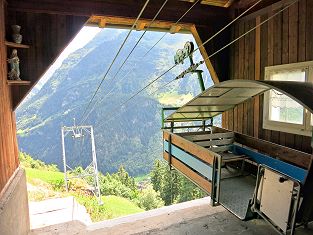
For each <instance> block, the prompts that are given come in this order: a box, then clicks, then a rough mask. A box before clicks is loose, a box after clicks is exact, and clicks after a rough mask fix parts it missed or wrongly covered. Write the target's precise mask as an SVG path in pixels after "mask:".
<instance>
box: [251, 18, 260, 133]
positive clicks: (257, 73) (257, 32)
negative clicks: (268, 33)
mask: <svg viewBox="0 0 313 235" xmlns="http://www.w3.org/2000/svg"><path fill="white" fill-rule="evenodd" d="M260 23H261V17H260V16H257V18H256V20H255V24H256V25H259V24H260ZM254 68H255V69H254V80H256V81H258V80H260V75H261V28H260V27H258V28H256V30H255V60H254ZM253 110H254V115H253V132H254V134H253V136H254V137H256V138H258V137H259V122H260V97H259V96H257V97H255V98H254V108H253Z"/></svg>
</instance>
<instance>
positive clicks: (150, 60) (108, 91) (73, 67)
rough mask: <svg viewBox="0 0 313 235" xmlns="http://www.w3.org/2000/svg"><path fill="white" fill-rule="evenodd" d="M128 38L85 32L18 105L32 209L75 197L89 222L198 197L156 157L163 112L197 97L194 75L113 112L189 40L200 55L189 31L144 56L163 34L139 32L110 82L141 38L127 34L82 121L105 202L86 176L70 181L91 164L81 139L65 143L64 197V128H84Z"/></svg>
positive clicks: (114, 32) (120, 32)
mask: <svg viewBox="0 0 313 235" xmlns="http://www.w3.org/2000/svg"><path fill="white" fill-rule="evenodd" d="M128 31H129V30H128V29H112V28H104V29H98V28H94V27H84V28H83V29H82V30H81V32H80V33H79V34H78V35H77V37H76V38H75V39H74V40H73V42H72V43H71V44H70V45H69V46H68V47H67V48H66V49H65V51H63V53H62V54H61V56H60V57H59V58H58V59H57V60H56V63H55V64H53V65H52V66H51V67H50V69H49V70H48V72H47V73H46V74H45V75H44V77H43V78H42V80H41V81H40V82H39V83H38V85H37V87H35V89H34V90H33V91H32V92H31V94H30V96H29V97H28V98H27V99H26V100H25V101H24V102H23V103H22V104H21V105H20V106H19V108H18V110H17V129H18V141H19V148H20V151H21V156H20V158H21V162H22V165H23V166H24V167H25V169H26V174H27V179H28V184H29V190H30V191H29V198H30V200H31V201H32V203H33V202H34V203H36V202H38V201H44V200H47V199H51V198H52V199H53V198H60V197H61V198H62V197H67V196H74V198H76V200H77V201H78V202H79V203H81V204H82V205H84V206H85V207H86V208H87V212H88V213H89V214H90V215H91V219H92V221H93V222H96V221H100V220H104V219H111V218H116V217H120V216H125V215H128V214H132V213H138V212H142V211H145V210H150V209H154V208H158V207H161V206H164V205H171V204H175V203H180V202H184V201H188V200H192V199H196V198H200V197H204V196H205V194H204V193H203V192H202V191H201V190H200V189H199V188H198V187H197V186H195V185H194V184H193V183H191V182H190V181H189V180H188V179H186V178H185V177H184V176H182V175H181V174H180V173H178V172H177V171H171V170H170V169H169V167H168V164H167V163H166V162H164V161H163V159H162V133H161V131H160V128H161V120H162V119H161V108H162V107H168V106H176V107H177V106H178V107H179V106H181V105H183V104H185V103H187V102H188V101H189V100H190V99H192V98H193V97H194V96H195V95H197V94H199V93H200V92H201V88H200V86H199V81H198V77H197V75H196V74H188V75H186V76H185V77H184V78H182V79H179V80H177V81H175V82H173V83H171V84H169V85H166V84H167V83H168V82H169V81H171V80H173V79H174V78H175V77H176V76H178V75H179V74H180V73H181V72H183V71H184V70H185V69H187V68H188V67H189V62H188V61H187V60H186V63H184V64H180V65H178V66H177V67H176V68H175V69H173V70H172V71H171V72H170V73H168V74H167V75H166V76H164V77H163V78H162V79H160V80H158V82H155V83H154V84H153V85H152V86H150V87H149V88H148V89H147V90H145V92H143V93H142V94H140V95H138V96H137V97H136V98H135V99H134V100H133V101H132V102H130V103H129V104H127V105H125V107H119V106H120V104H121V103H122V102H123V101H124V100H125V99H127V98H129V97H130V96H132V95H133V94H134V93H135V92H136V91H138V90H139V89H141V88H142V87H144V86H145V85H146V84H148V83H149V82H150V81H152V80H153V79H155V78H156V77H157V76H159V75H160V74H162V73H163V72H164V71H165V70H167V69H168V68H169V67H171V66H172V65H173V64H174V56H175V54H176V51H177V50H178V49H181V48H184V45H185V43H186V42H187V41H192V42H193V43H194V44H195V46H196V47H197V44H196V42H195V40H194V38H193V36H192V34H191V33H184V34H180V33H175V34H170V33H168V34H167V35H166V37H164V38H163V39H162V40H161V41H160V43H158V45H157V46H155V47H154V48H153V50H151V51H150V53H149V54H148V55H147V56H145V57H144V58H143V55H144V54H145V53H146V52H147V51H148V50H149V49H150V48H151V47H152V46H153V45H154V44H155V42H157V41H158V40H159V39H160V38H161V37H162V36H163V34H164V32H156V31H149V32H147V33H146V35H145V37H144V38H143V40H142V41H141V42H140V44H139V45H138V47H137V48H136V50H135V51H134V53H133V54H132V56H131V57H130V58H129V60H128V61H127V62H126V64H125V66H124V67H123V68H122V70H121V71H120V72H119V74H118V75H117V76H116V78H114V76H115V74H116V72H117V71H118V68H119V66H120V65H121V63H122V61H123V60H124V59H125V57H126V56H127V54H128V53H129V52H130V50H131V48H132V46H133V45H134V44H135V42H136V41H137V39H138V38H139V37H140V36H141V33H142V31H134V32H133V33H132V35H131V37H130V38H129V40H128V41H127V43H126V44H125V48H123V51H122V53H121V54H120V56H119V57H118V59H117V63H116V64H114V66H113V67H112V70H111V71H110V73H109V74H108V76H107V79H106V80H105V81H104V83H103V86H102V87H101V89H100V91H99V94H98V95H97V97H96V98H95V101H96V102H97V103H96V105H95V106H93V105H92V107H94V108H93V110H92V112H91V113H90V115H89V117H88V119H86V121H85V123H83V124H86V125H87V124H88V125H92V126H93V128H94V136H95V145H96V153H97V160H98V170H99V171H100V173H101V174H100V176H99V180H100V189H101V195H102V196H103V199H102V201H103V203H104V204H103V205H98V203H97V198H95V197H93V195H92V187H89V186H90V185H92V178H88V177H87V178H86V179H83V180H80V179H77V178H76V176H77V175H78V174H86V175H88V174H89V173H90V172H88V170H85V169H86V168H87V169H88V164H89V163H90V162H89V161H87V160H88V159H89V158H87V157H90V156H87V155H86V154H87V152H88V151H87V150H86V151H84V149H85V148H86V149H87V148H88V147H89V146H88V143H86V141H85V142H84V141H83V140H79V141H74V140H73V141H69V143H67V145H66V146H67V151H68V152H67V161H68V162H67V163H68V165H69V166H70V167H71V168H73V169H72V172H70V173H69V177H72V178H73V179H72V183H70V184H69V192H66V191H65V187H64V175H63V161H62V144H61V127H62V126H73V118H76V123H77V124H81V123H80V119H79V117H80V116H81V114H82V113H83V112H84V108H85V107H86V105H87V103H88V101H89V100H90V99H91V97H92V95H93V92H94V91H95V89H96V87H97V86H98V84H99V82H100V80H101V78H103V76H104V74H105V73H106V70H107V68H108V66H109V64H110V63H111V61H112V58H113V56H114V54H115V53H116V51H117V50H118V47H119V46H120V45H121V43H122V41H123V40H124V38H125V36H126V35H127V33H128ZM193 59H194V62H195V63H196V62H199V61H200V60H202V59H203V58H202V56H201V54H200V51H199V50H198V51H197V52H196V53H194V57H193ZM198 69H201V70H203V78H204V84H205V87H206V88H207V87H209V86H211V85H212V84H213V82H212V79H211V77H210V74H209V72H208V70H207V68H206V66H205V65H204V64H202V65H201V66H200V67H198ZM116 109H118V113H117V115H116V113H115V111H114V110H116ZM113 111H114V112H113ZM115 115H116V116H115ZM68 137H69V138H71V137H70V136H68ZM89 150H90V149H89ZM89 152H90V151H89ZM88 185H89V186H88ZM32 206H33V205H32V204H31V208H32ZM52 222H53V221H52ZM58 222H60V221H58ZM37 226H39V225H38V224H37Z"/></svg>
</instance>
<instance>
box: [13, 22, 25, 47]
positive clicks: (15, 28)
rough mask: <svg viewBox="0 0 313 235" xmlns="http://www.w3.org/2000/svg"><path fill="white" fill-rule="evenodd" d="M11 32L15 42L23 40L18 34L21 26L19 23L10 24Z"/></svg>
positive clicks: (19, 42)
mask: <svg viewBox="0 0 313 235" xmlns="http://www.w3.org/2000/svg"><path fill="white" fill-rule="evenodd" d="M11 28H12V31H13V34H12V39H13V41H14V42H15V43H18V44H21V43H22V40H23V36H22V35H21V34H20V31H21V26H19V25H12V26H11Z"/></svg>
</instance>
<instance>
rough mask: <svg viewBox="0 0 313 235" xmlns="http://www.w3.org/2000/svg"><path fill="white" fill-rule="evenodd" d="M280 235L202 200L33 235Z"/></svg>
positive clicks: (301, 231)
mask: <svg viewBox="0 0 313 235" xmlns="http://www.w3.org/2000/svg"><path fill="white" fill-rule="evenodd" d="M39 234H40V235H65V234H66V235H74V234H75V235H100V234H101V235H105V234H109V235H128V234H129V235H130V234H132V235H135V234H136V235H202V234H203V235H204V234H206V235H208V234H209V235H228V234H229V235H230V234H241V235H250V234H251V235H263V234H266V235H272V234H273V235H277V234H278V233H277V232H276V231H275V230H274V229H273V228H272V227H271V226H269V225H268V224H267V223H266V222H265V221H263V220H251V221H248V222H244V221H241V220H239V219H238V218H237V217H235V216H234V215H233V214H231V213H230V212H228V211H227V210H225V209H224V208H223V207H221V206H218V207H211V206H210V205H209V199H208V198H204V199H199V200H194V201H191V202H186V203H181V204H177V205H173V206H168V207H163V208H160V209H155V210H151V211H147V212H143V213H138V214H135V215H130V216H126V217H122V218H117V219H112V220H106V221H102V222H99V223H94V224H92V225H85V224H83V223H82V222H80V221H71V222H68V223H63V224H58V225H53V226H49V227H45V228H40V229H35V230H32V231H31V232H30V235H39ZM296 234H297V235H298V234H299V235H309V234H310V235H312V234H313V227H312V226H311V227H309V229H306V230H305V229H303V228H302V229H298V231H297V233H296Z"/></svg>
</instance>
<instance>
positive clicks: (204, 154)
mask: <svg viewBox="0 0 313 235" xmlns="http://www.w3.org/2000/svg"><path fill="white" fill-rule="evenodd" d="M169 135H171V138H172V139H171V141H172V144H174V145H176V146H177V147H179V148H181V149H183V150H184V151H186V152H189V153H190V154H192V155H194V156H196V157H197V158H199V159H201V160H202V161H204V162H206V163H208V164H210V165H212V164H213V162H214V157H215V156H214V153H213V152H211V151H209V150H207V149H205V148H202V147H201V146H199V145H197V144H195V143H193V142H191V141H189V140H186V139H185V138H183V137H180V136H178V135H176V134H171V133H169V132H167V131H163V136H164V139H165V140H168V139H169Z"/></svg>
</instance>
